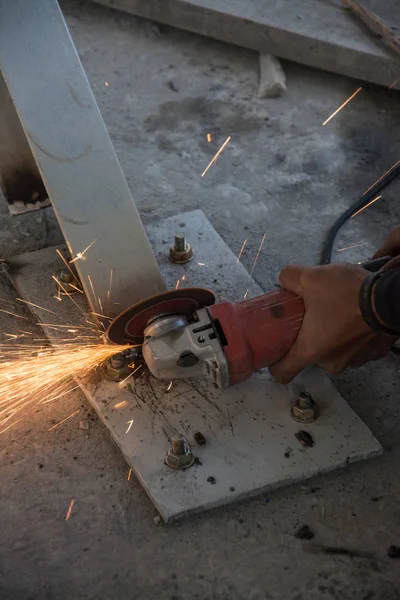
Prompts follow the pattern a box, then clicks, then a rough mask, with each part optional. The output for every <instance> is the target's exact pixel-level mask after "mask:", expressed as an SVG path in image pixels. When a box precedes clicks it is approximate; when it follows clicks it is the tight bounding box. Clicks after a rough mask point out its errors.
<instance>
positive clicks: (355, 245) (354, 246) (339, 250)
mask: <svg viewBox="0 0 400 600" xmlns="http://www.w3.org/2000/svg"><path fill="white" fill-rule="evenodd" d="M366 244H367V242H363V243H362V244H353V246H346V247H345V248H338V250H337V252H344V251H345V250H350V249H351V248H359V247H360V246H365V245H366Z"/></svg>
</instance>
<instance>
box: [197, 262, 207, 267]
mask: <svg viewBox="0 0 400 600" xmlns="http://www.w3.org/2000/svg"><path fill="white" fill-rule="evenodd" d="M197 264H198V265H200V267H205V266H206V263H197Z"/></svg>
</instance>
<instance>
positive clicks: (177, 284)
mask: <svg viewBox="0 0 400 600" xmlns="http://www.w3.org/2000/svg"><path fill="white" fill-rule="evenodd" d="M180 282H181V281H180V279H177V280H176V285H175V289H176V290H177V289H178V287H179V284H180Z"/></svg>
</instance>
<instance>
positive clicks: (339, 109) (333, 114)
mask: <svg viewBox="0 0 400 600" xmlns="http://www.w3.org/2000/svg"><path fill="white" fill-rule="evenodd" d="M361 90H362V87H359V88H358V90H356V91H355V92H354V94H352V95H351V96H350V98H347V100H346V102H343V104H342V105H341V106H339V108H337V109H336V110H335V112H334V113H332V114H331V116H330V117H328V118H327V119H326V121H324V122H323V123H322V125H326V124H327V123H329V121H330V120H331V119H333V117H335V116H336V115H337V114H338V112H340V111H341V110H342V108H344V107H345V106H346V104H348V103H349V102H351V100H353V98H354V97H355V96H357V94H358V93H359V92H361Z"/></svg>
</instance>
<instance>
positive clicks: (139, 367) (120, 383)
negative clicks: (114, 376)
mask: <svg viewBox="0 0 400 600" xmlns="http://www.w3.org/2000/svg"><path fill="white" fill-rule="evenodd" d="M133 364H135V363H133ZM142 367H143V365H139V366H138V367H137V368H136V369H135V370H134V371H132V373H129V375H128V377H125V379H123V380H122V381H120V382H119V383H118V385H119V386H120V387H122V384H123V383H125V381H127V380H128V379H129V378H130V377H132V375H134V374H135V373H136V371H139V369H141V368H142ZM114 408H117V407H116V406H114Z"/></svg>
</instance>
